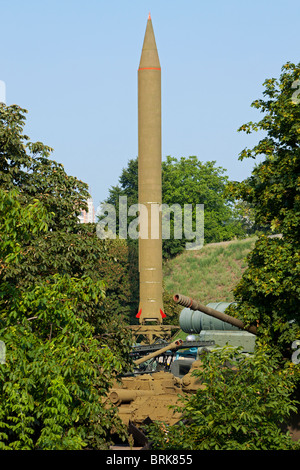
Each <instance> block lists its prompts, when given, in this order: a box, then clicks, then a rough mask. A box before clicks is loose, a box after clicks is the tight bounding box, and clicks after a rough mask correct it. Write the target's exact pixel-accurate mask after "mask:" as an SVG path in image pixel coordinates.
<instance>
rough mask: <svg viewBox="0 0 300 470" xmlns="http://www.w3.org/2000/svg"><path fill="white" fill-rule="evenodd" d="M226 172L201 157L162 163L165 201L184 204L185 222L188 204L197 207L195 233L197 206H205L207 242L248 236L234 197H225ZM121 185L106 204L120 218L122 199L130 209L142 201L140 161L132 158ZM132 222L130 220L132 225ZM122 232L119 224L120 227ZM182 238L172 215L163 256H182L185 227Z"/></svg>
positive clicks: (194, 220) (170, 158) (181, 228)
mask: <svg viewBox="0 0 300 470" xmlns="http://www.w3.org/2000/svg"><path fill="white" fill-rule="evenodd" d="M224 172H225V170H224V169H223V168H221V167H215V162H206V163H202V162H200V161H199V160H198V159H197V157H195V156H190V157H188V158H185V157H181V158H180V159H176V158H174V157H170V156H168V157H167V158H166V160H165V161H163V162H162V202H163V204H167V205H168V206H169V207H171V206H172V205H174V204H178V205H180V207H181V209H182V214H183V215H182V219H183V220H184V205H185V204H192V205H193V211H194V212H193V224H194V227H193V229H194V230H195V222H196V215H195V207H196V204H204V212H205V214H204V215H205V216H204V235H205V243H209V242H213V241H214V242H217V241H222V240H229V239H232V238H234V237H235V236H241V235H243V234H244V232H243V230H242V226H241V223H240V221H239V220H238V217H237V214H236V213H235V210H234V207H233V205H232V202H231V200H230V198H229V197H228V198H227V199H225V198H224V189H225V186H226V183H227V181H228V178H227V177H226V176H224ZM119 182H120V185H119V186H114V187H112V188H111V189H110V190H109V196H108V198H107V199H106V201H105V202H106V203H109V204H112V205H114V207H115V208H116V213H117V215H118V210H119V197H120V196H127V198H128V199H127V202H128V206H129V205H131V204H136V203H137V202H138V160H137V159H131V160H129V162H128V167H127V168H125V169H123V171H122V174H121V176H120V178H119ZM130 221H131V219H129V218H128V222H130ZM117 229H118V225H117ZM180 232H181V235H182V238H176V237H175V236H174V217H172V214H171V232H170V235H171V236H170V239H165V240H163V255H164V257H166V258H169V257H172V256H174V255H176V254H178V253H180V252H181V251H182V250H183V249H184V247H185V244H186V241H187V239H186V238H185V236H184V228H183V226H182V227H180Z"/></svg>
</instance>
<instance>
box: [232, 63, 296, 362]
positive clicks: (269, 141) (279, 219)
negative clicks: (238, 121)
mask: <svg viewBox="0 0 300 470" xmlns="http://www.w3.org/2000/svg"><path fill="white" fill-rule="evenodd" d="M299 77H300V64H298V65H294V64H291V63H287V64H285V65H284V66H283V67H282V74H281V76H280V78H279V80H276V79H274V78H272V79H268V80H266V81H265V83H264V86H265V90H264V92H263V94H264V96H265V100H263V99H260V100H256V101H254V103H252V106H254V107H255V108H257V109H260V110H261V112H263V113H264V117H263V118H262V119H261V121H259V122H258V123H253V122H250V123H248V124H245V125H243V126H241V128H240V130H242V131H245V132H247V133H250V132H252V131H256V130H262V131H264V132H266V137H264V138H263V139H262V140H260V141H259V143H258V144H257V145H256V146H255V147H254V148H253V149H251V150H249V149H245V150H243V151H242V152H241V154H240V159H243V158H246V157H251V158H255V157H256V156H257V155H263V156H264V157H265V159H264V160H263V161H262V162H261V163H260V164H258V165H256V167H255V168H254V170H253V172H252V175H251V177H250V178H248V179H247V180H245V181H243V182H242V183H235V184H229V185H228V189H229V191H230V193H231V195H233V196H234V197H237V198H240V199H242V200H244V201H246V202H247V203H249V204H251V205H252V206H253V207H254V209H255V223H257V224H259V225H261V226H263V227H270V228H271V230H272V231H273V232H274V233H277V234H280V235H281V236H279V237H275V238H270V237H266V236H264V235H262V236H261V237H260V238H259V239H258V241H257V242H256V245H255V247H254V249H253V251H252V252H251V253H250V254H249V256H248V260H247V261H248V269H247V270H246V271H245V272H244V274H243V277H242V279H241V281H240V282H239V284H238V285H237V287H236V289H235V298H236V300H238V301H240V306H239V307H238V309H237V311H236V312H235V314H237V315H239V316H241V317H243V318H244V320H245V321H246V322H248V323H252V322H257V323H258V324H259V336H260V339H261V341H267V342H269V343H271V344H272V346H273V347H274V348H275V347H276V348H278V350H279V352H280V353H281V354H283V355H284V356H285V357H290V355H291V351H290V345H291V343H292V341H294V340H295V339H297V338H299V337H300V325H299V323H300V317H299V294H300V283H299V279H300V276H299V273H300V268H299V266H300V263H299V248H300V245H299V243H300V195H299V182H300V179H299V174H300V163H299V162H300V145H299V135H300V103H299V100H295V99H294V93H295V91H294V88H293V86H294V83H295V82H296V81H297V80H299ZM229 313H230V312H229Z"/></svg>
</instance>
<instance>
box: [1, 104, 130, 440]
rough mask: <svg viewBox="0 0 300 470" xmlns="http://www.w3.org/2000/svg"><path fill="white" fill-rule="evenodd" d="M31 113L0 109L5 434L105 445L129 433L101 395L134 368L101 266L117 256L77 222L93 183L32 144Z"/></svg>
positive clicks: (3, 436) (92, 228)
mask: <svg viewBox="0 0 300 470" xmlns="http://www.w3.org/2000/svg"><path fill="white" fill-rule="evenodd" d="M25 113H26V111H25V110H22V109H21V108H19V107H17V106H8V107H6V106H5V105H1V107H0V157H1V160H0V191H1V215H0V225H1V232H0V233H1V238H0V338H1V340H2V341H4V342H5V345H6V353H7V354H6V364H3V365H0V369H1V370H0V374H1V380H0V383H1V390H0V394H1V405H0V433H1V439H0V440H1V442H2V443H3V448H43V449H46V448H49V449H56V448H57V449H62V448H64V449H67V448H68V449H71V448H72V449H79V448H82V447H85V446H87V447H88V448H100V447H102V446H105V445H107V443H108V442H109V439H110V432H111V429H112V428H114V429H115V430H116V432H117V433H118V432H119V433H120V435H121V436H122V435H124V429H123V426H122V425H121V422H120V420H119V419H118V418H117V416H116V413H115V411H114V410H113V409H110V408H109V407H107V408H106V407H105V406H104V404H103V397H104V396H105V395H106V393H107V390H108V388H109V386H110V384H111V381H112V379H113V377H115V375H116V374H119V373H120V372H121V371H122V370H128V369H129V368H130V359H129V352H130V348H131V334H130V332H129V331H128V329H126V324H125V322H124V320H122V317H121V316H118V315H116V314H115V312H114V311H111V310H109V309H108V308H107V303H108V302H109V298H107V297H106V296H105V292H106V290H107V289H108V287H109V286H108V285H107V282H106V279H105V278H108V277H109V276H108V275H107V273H106V275H105V276H103V275H102V272H101V269H100V268H101V266H102V265H104V264H105V263H106V261H107V260H111V259H112V257H113V254H112V253H111V252H110V250H109V247H108V244H107V243H106V242H105V241H103V240H100V239H99V238H98V237H97V236H96V230H95V226H94V225H92V226H86V225H82V224H79V223H78V218H77V216H78V214H79V213H80V210H81V209H82V208H84V207H85V205H86V200H87V197H88V191H87V185H86V184H85V183H83V182H80V181H79V180H77V179H76V178H73V177H70V176H68V175H67V174H66V173H65V171H64V169H63V167H62V165H60V164H58V163H56V162H54V161H51V160H50V159H49V155H50V148H49V147H47V146H44V145H43V144H42V143H32V142H30V141H29V138H28V137H27V136H25V135H24V134H23V128H24V125H25ZM116 265H118V260H115V266H116ZM112 269H113V268H112Z"/></svg>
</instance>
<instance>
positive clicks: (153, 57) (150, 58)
mask: <svg viewBox="0 0 300 470" xmlns="http://www.w3.org/2000/svg"><path fill="white" fill-rule="evenodd" d="M141 69H160V62H159V57H158V52H157V47H156V41H155V36H154V31H153V26H152V20H151V15H150V13H149V16H148V21H147V26H146V32H145V38H144V44H143V49H142V54H141V60H140V65H139V70H141Z"/></svg>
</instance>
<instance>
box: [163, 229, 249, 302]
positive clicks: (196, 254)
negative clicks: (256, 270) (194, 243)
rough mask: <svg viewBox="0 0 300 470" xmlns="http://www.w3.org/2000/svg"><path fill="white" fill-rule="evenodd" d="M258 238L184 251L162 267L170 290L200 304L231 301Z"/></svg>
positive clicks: (167, 287) (166, 285) (167, 288)
mask: <svg viewBox="0 0 300 470" xmlns="http://www.w3.org/2000/svg"><path fill="white" fill-rule="evenodd" d="M255 240H256V238H255V237H254V238H248V239H245V240H233V241H229V242H220V243H211V244H208V245H205V246H204V247H203V248H202V249H201V250H198V251H184V252H183V253H181V254H180V255H178V256H177V257H176V258H174V259H172V260H169V261H166V262H165V263H164V266H163V270H164V284H165V288H166V290H167V291H168V292H170V293H172V294H175V293H180V294H183V295H188V296H189V297H192V298H194V299H195V300H199V301H200V302H201V303H204V304H207V303H209V302H219V301H225V302H231V301H233V300H234V299H233V292H232V291H233V289H234V287H235V286H236V284H237V283H238V281H239V280H240V278H241V276H242V273H243V271H244V270H245V268H246V266H247V264H246V261H245V258H246V256H247V254H248V253H249V252H250V251H251V250H252V249H253V247H254V243H255Z"/></svg>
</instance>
